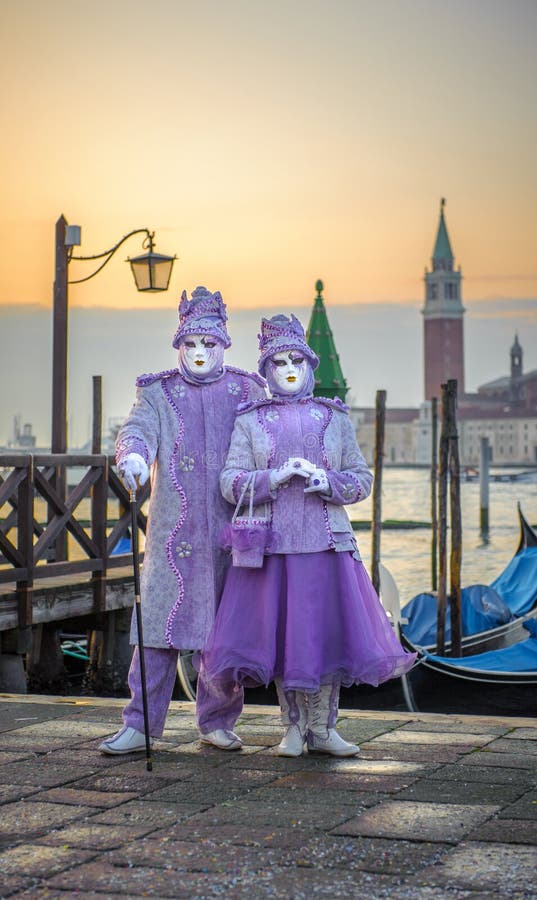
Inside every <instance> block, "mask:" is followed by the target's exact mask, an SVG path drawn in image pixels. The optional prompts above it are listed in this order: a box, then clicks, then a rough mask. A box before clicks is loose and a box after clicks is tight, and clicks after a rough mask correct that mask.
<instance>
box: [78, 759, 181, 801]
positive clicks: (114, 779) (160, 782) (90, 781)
mask: <svg viewBox="0 0 537 900" xmlns="http://www.w3.org/2000/svg"><path fill="white" fill-rule="evenodd" d="M178 780H179V779H178V778H172V777H169V778H165V777H162V776H159V775H158V774H157V773H156V772H148V771H147V769H146V767H145V757H144V764H143V767H139V768H138V769H137V767H132V768H131V769H130V770H129V772H128V773H126V772H125V771H124V769H122V770H121V771H119V769H118V768H114V769H112V770H111V771H110V770H106V771H104V772H103V771H101V772H99V774H98V775H92V776H91V777H90V778H81V779H79V780H77V782H76V787H77V789H79V790H90V791H97V792H99V793H103V792H108V791H110V792H112V793H117V794H120V793H122V792H125V793H134V794H135V795H137V796H142V795H143V794H149V793H151V792H152V791H154V790H157V789H158V788H161V789H165V788H166V786H171V785H174V784H176V783H177V781H178ZM179 783H181V782H179Z"/></svg>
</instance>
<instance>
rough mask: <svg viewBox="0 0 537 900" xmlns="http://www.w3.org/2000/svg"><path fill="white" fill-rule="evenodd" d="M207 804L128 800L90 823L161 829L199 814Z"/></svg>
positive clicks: (94, 818) (98, 815)
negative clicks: (151, 826) (152, 826)
mask: <svg viewBox="0 0 537 900" xmlns="http://www.w3.org/2000/svg"><path fill="white" fill-rule="evenodd" d="M205 807H207V804H206V803H205V804H203V806H202V804H196V803H162V802H161V803H152V802H151V801H150V800H129V802H128V803H124V804H123V805H122V806H120V807H117V808H116V809H109V810H106V811H105V812H102V813H98V814H97V815H95V816H94V817H93V819H92V823H96V824H97V823H98V824H102V825H129V824H133V825H138V826H140V825H141V826H144V827H149V826H150V825H154V826H155V827H156V828H162V827H163V826H165V825H168V824H170V825H173V823H174V822H181V821H183V820H184V819H188V818H189V817H190V816H194V815H195V814H196V813H199V812H200V809H202V808H205Z"/></svg>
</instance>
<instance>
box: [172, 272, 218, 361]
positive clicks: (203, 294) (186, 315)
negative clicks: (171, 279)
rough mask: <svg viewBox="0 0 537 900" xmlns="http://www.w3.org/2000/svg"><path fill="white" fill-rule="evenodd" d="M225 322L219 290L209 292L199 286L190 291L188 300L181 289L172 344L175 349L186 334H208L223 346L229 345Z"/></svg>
mask: <svg viewBox="0 0 537 900" xmlns="http://www.w3.org/2000/svg"><path fill="white" fill-rule="evenodd" d="M226 322H227V315H226V305H225V303H224V301H223V300H222V295H221V293H220V291H215V293H214V294H211V292H210V291H208V290H207V288H205V287H201V286H200V287H197V288H195V289H194V290H193V291H192V297H191V299H190V300H189V299H188V297H187V294H186V291H183V293H182V294H181V302H180V304H179V326H178V328H177V331H176V332H175V336H174V339H173V346H174V347H175V348H176V349H177V348H178V347H179V344H180V343H181V339H182V338H184V337H186V335H187V334H210V335H211V336H212V337H215V338H217V339H218V340H219V341H221V342H222V343H223V345H224V347H231V338H230V337H229V334H228V333H227V329H226Z"/></svg>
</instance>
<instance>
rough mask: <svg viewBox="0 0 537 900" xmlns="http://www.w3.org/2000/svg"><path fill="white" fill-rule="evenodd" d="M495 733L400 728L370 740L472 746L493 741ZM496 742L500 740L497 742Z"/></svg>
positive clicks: (388, 742) (387, 742)
mask: <svg viewBox="0 0 537 900" xmlns="http://www.w3.org/2000/svg"><path fill="white" fill-rule="evenodd" d="M494 738H495V735H494V734H490V733H486V734H479V733H478V734H469V733H468V732H466V731H447V732H446V731H439V732H436V731H417V730H415V729H412V730H410V729H409V730H404V729H402V728H399V729H398V730H397V731H392V732H390V733H389V734H383V735H381V736H380V737H377V738H373V740H372V741H370V743H371V744H375V743H376V742H380V743H383V744H391V743H396V744H401V745H404V744H424V745H426V746H427V747H429V746H433V745H434V744H442V746H446V745H447V746H449V745H450V744H454V745H460V744H463V745H470V746H471V747H481V746H483V745H484V744H489V743H490V742H491V741H494ZM495 743H496V744H497V743H499V741H496V742H495Z"/></svg>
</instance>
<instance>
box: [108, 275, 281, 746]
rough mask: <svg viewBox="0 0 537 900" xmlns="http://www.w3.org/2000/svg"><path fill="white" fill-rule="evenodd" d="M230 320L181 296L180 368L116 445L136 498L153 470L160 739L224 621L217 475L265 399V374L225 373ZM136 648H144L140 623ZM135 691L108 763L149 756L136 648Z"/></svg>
mask: <svg viewBox="0 0 537 900" xmlns="http://www.w3.org/2000/svg"><path fill="white" fill-rule="evenodd" d="M226 320H227V316H226V312H225V305H224V303H223V302H222V298H221V296H220V294H219V293H218V292H216V293H214V294H212V293H211V292H210V291H208V290H207V289H206V288H204V287H197V288H196V289H195V290H194V291H193V293H192V299H191V300H188V299H187V296H186V292H183V295H182V298H181V303H180V305H179V327H178V329H177V332H176V334H175V337H174V339H173V346H174V347H175V348H176V349H177V350H178V355H179V359H178V367H177V368H176V369H171V370H169V371H166V372H160V373H159V374H158V375H142V376H140V377H139V378H138V379H137V396H136V402H135V404H134V406H133V408H132V410H131V412H130V414H129V416H128V418H127V419H126V421H125V422H124V424H123V426H122V428H121V430H120V432H119V435H118V439H117V444H116V461H117V465H118V469H119V472H120V475H121V478H122V480H123V482H124V484H125V486H126V487H127V488H128V489H129V490H135V489H136V482H137V480H138V481H139V483H140V484H144V483H145V481H146V480H147V478H148V477H149V468H150V467H152V472H151V500H150V506H149V519H148V530H147V540H146V545H145V555H144V564H143V567H142V576H141V585H140V587H141V599H142V613H143V623H144V624H143V627H144V645H145V667H146V676H147V696H148V707H149V730H150V734H151V736H152V737H160V736H161V735H162V731H163V728H164V722H165V719H166V713H167V711H168V706H169V703H170V699H171V696H172V691H173V687H174V683H175V677H176V667H177V656H178V651H179V650H180V649H200V648H202V647H204V645H205V641H206V639H207V636H208V634H209V631H210V629H211V626H212V624H213V621H214V617H215V614H216V608H217V604H218V600H219V598H220V594H221V590H222V586H223V581H224V575H225V570H226V568H227V566H228V557H227V554H226V553H225V552H224V550H223V549H222V548H221V547H220V545H219V534H220V532H221V530H222V527H223V526H224V524H225V522H226V521H227V520H228V519H229V505H228V504H227V503H226V501H225V500H224V499H223V497H222V495H221V493H220V488H219V475H220V471H221V469H222V464H223V462H224V460H225V458H226V453H227V450H228V447H229V440H230V437H231V431H232V428H233V423H234V420H235V414H236V409H237V406H238V404H240V403H244V402H247V401H251V400H255V399H258V398H260V397H264V396H266V394H265V390H264V381H263V379H262V378H260V377H259V376H258V375H257V374H249V373H247V372H243V371H242V370H241V369H235V368H232V367H230V366H224V365H223V357H224V350H225V349H226V348H227V347H229V346H230V344H231V340H230V338H229V335H228V333H227V330H226ZM131 642H132V643H133V644H135V645H137V643H138V637H137V629H136V618H135V617H133V622H132V630H131ZM129 687H130V689H131V700H130V702H129V703H128V704H127V706H126V707H125V709H124V711H123V722H124V727H123V728H122V729H121V730H120V731H119V732H118V734H116V735H114V737H112V738H109V739H108V740H106V741H104V742H103V743H102V744H101V746H100V750H102V751H103V752H104V753H111V754H116V753H131V752H134V751H138V750H143V749H144V747H145V738H144V719H143V708H142V696H141V694H142V691H141V683H140V658H139V651H138V647H137V646H135V649H134V654H133V659H132V663H131V667H130V671H129ZM203 689H205V690H208V686H207V685H203ZM232 699H236V698H235V697H234V698H232ZM199 725H200V730H201V731H202V732H203V733H202V735H201V737H202V740H205V741H207V742H208V743H214V744H216V745H217V746H218V747H220V748H221V749H226V750H228V749H238V748H239V747H240V746H241V741H240V739H239V738H238V737H237V736H236V735H235V734H224V733H223V732H217V733H214V731H213V730H212V729H210V728H209V727H204V722H203V720H202V719H201V720H199ZM208 732H210V733H208Z"/></svg>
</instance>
